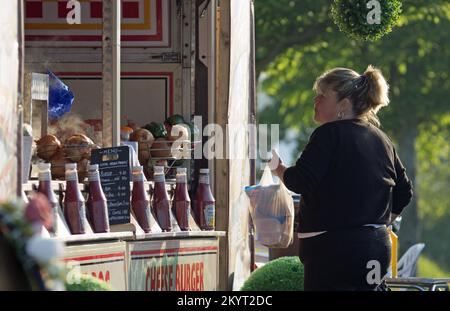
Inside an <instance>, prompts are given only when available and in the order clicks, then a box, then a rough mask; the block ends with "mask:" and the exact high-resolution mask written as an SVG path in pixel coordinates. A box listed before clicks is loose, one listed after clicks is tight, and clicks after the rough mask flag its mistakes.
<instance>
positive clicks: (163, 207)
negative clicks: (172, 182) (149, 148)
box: [153, 166, 172, 231]
mask: <svg viewBox="0 0 450 311" xmlns="http://www.w3.org/2000/svg"><path fill="white" fill-rule="evenodd" d="M153 169H154V173H153V180H154V182H155V186H154V189H153V209H154V211H155V214H156V218H157V220H158V223H159V226H160V227H161V229H162V231H172V223H171V221H170V203H169V195H168V194H167V189H166V177H165V176H164V166H155V167H154V168H153Z"/></svg>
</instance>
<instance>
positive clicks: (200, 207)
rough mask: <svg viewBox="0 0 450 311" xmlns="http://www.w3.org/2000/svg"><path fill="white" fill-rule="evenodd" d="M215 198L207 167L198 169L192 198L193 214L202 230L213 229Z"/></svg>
mask: <svg viewBox="0 0 450 311" xmlns="http://www.w3.org/2000/svg"><path fill="white" fill-rule="evenodd" d="M215 202H216V201H215V200H214V197H213V195H212V192H211V187H210V186H209V169H207V168H202V169H200V176H199V184H198V188H197V192H196V194H195V200H194V214H195V217H196V220H197V224H198V225H199V227H200V229H202V230H214V228H215V223H216V207H215Z"/></svg>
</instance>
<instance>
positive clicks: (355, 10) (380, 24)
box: [331, 0, 402, 41]
mask: <svg viewBox="0 0 450 311" xmlns="http://www.w3.org/2000/svg"><path fill="white" fill-rule="evenodd" d="M401 10H402V2H401V1H400V0H334V2H333V4H332V5H331V16H332V18H333V21H334V23H335V24H336V25H337V26H338V27H339V30H340V31H342V32H343V33H345V34H346V35H347V36H349V37H350V38H352V39H356V40H364V41H376V40H378V39H380V38H381V37H383V36H384V35H385V34H387V33H389V32H391V31H392V27H394V26H395V24H396V23H397V20H398V18H399V17H400V14H401Z"/></svg>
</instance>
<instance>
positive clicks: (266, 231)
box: [245, 165, 294, 248]
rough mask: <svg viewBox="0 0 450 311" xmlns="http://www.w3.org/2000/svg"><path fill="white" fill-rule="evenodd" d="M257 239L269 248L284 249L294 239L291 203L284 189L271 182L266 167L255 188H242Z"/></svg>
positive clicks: (292, 205) (284, 187)
mask: <svg viewBox="0 0 450 311" xmlns="http://www.w3.org/2000/svg"><path fill="white" fill-rule="evenodd" d="M245 193H246V194H247V195H248V197H249V199H250V215H251V217H252V220H253V225H254V226H255V234H256V237H255V238H256V240H257V241H259V242H260V243H261V244H262V245H265V246H267V247H271V248H286V247H288V246H289V245H290V244H291V243H292V241H293V237H294V232H293V231H294V201H293V199H292V196H291V195H290V194H289V191H288V190H287V188H286V186H285V185H284V184H283V183H282V182H281V181H280V183H279V184H276V183H274V182H273V178H272V173H271V171H270V168H269V166H268V165H266V167H265V168H264V173H263V176H262V178H261V181H260V183H259V184H258V185H255V186H248V187H245Z"/></svg>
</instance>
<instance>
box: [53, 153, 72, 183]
mask: <svg viewBox="0 0 450 311" xmlns="http://www.w3.org/2000/svg"><path fill="white" fill-rule="evenodd" d="M50 163H51V165H52V166H51V170H52V178H53V179H64V178H65V173H66V163H69V161H68V160H67V159H66V154H65V153H64V151H63V150H62V149H59V150H58V152H57V153H56V154H55V155H54V156H53V157H52V158H51V159H50Z"/></svg>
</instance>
